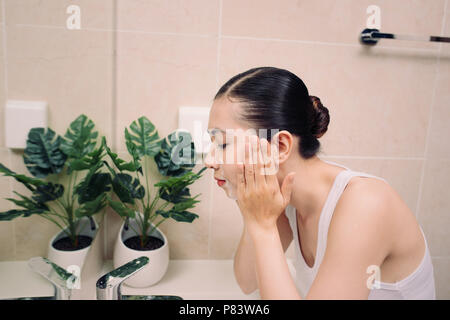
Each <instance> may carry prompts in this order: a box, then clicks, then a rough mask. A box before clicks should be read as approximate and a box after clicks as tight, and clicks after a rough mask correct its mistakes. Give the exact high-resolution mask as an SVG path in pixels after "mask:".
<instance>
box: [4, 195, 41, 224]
mask: <svg viewBox="0 0 450 320" xmlns="http://www.w3.org/2000/svg"><path fill="white" fill-rule="evenodd" d="M13 192H14V193H15V194H17V195H18V196H19V197H20V198H22V200H18V199H12V198H6V200H9V201H11V202H13V203H14V204H16V205H17V206H19V207H22V208H24V209H25V210H18V209H13V210H9V211H6V212H0V221H7V220H12V219H15V218H17V217H21V216H23V217H24V218H26V217H29V216H31V215H32V214H41V213H44V212H46V211H48V210H49V209H48V207H47V206H46V205H45V204H44V203H39V202H35V201H33V200H32V199H30V198H28V197H26V196H23V195H21V194H20V193H18V192H16V191H13Z"/></svg>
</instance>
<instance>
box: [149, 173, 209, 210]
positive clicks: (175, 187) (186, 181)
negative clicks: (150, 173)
mask: <svg viewBox="0 0 450 320" xmlns="http://www.w3.org/2000/svg"><path fill="white" fill-rule="evenodd" d="M205 170H206V167H203V168H202V169H201V170H200V171H199V172H198V173H194V172H192V171H189V172H186V173H185V174H184V175H182V176H180V177H170V178H169V179H167V180H163V181H160V182H158V183H155V184H154V186H155V187H159V190H158V193H159V196H160V197H161V198H162V199H164V200H166V201H169V202H172V203H178V202H182V201H185V200H186V199H188V197H189V196H190V192H189V189H188V188H187V186H188V185H191V184H192V183H194V182H195V181H196V180H197V179H199V178H200V177H201V174H202V172H203V171H205Z"/></svg>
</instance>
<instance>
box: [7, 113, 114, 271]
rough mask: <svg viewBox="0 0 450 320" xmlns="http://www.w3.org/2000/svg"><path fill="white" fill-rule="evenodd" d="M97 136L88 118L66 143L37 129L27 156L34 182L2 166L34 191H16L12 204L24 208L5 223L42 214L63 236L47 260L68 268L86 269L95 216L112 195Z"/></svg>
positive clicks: (82, 118)
mask: <svg viewBox="0 0 450 320" xmlns="http://www.w3.org/2000/svg"><path fill="white" fill-rule="evenodd" d="M93 130H94V123H93V122H92V121H91V120H89V119H88V118H87V117H86V116H85V115H80V116H79V117H78V118H77V119H75V120H74V121H73V122H72V123H71V124H70V127H69V128H68V129H67V131H66V134H65V135H64V137H61V136H59V135H57V134H56V133H55V132H54V131H53V130H52V129H50V128H32V129H31V130H30V131H29V133H28V139H27V142H26V148H25V150H24V153H23V160H24V163H25V165H26V167H27V169H28V171H29V173H30V174H31V175H32V177H30V176H27V175H24V174H18V173H16V172H14V171H12V170H10V169H9V168H7V167H6V166H4V165H3V164H0V172H1V173H3V175H4V176H9V177H13V178H14V179H15V180H17V181H19V182H20V183H22V184H23V185H24V186H25V187H26V188H27V189H28V190H29V191H31V195H23V194H20V193H18V192H17V191H13V192H14V193H15V194H16V195H17V196H19V197H20V199H13V198H7V200H9V201H11V202H13V203H14V204H15V205H16V206H17V207H19V208H17V209H12V210H9V211H6V212H1V213H0V220H12V219H15V218H18V217H29V216H31V215H33V214H38V215H39V216H40V217H42V218H44V219H47V220H49V221H50V222H52V223H54V224H55V225H56V226H58V228H59V229H60V232H59V233H57V234H56V235H55V236H54V237H52V238H51V240H50V243H49V248H48V259H49V260H51V261H52V262H54V263H56V264H57V265H60V266H61V267H63V268H67V267H68V266H71V265H76V266H78V267H79V268H80V269H81V268H82V266H83V263H84V259H85V257H86V254H87V252H88V250H89V248H90V246H91V243H92V241H93V239H94V237H95V235H96V232H97V230H98V223H97V221H95V219H93V216H94V215H95V214H97V213H99V212H100V211H101V210H102V209H103V208H104V207H106V205H107V200H106V195H107V193H108V191H109V190H110V189H111V187H110V184H111V181H110V180H111V179H110V175H109V174H108V173H102V172H101V168H102V167H103V161H102V158H103V157H104V156H105V153H104V148H103V145H101V146H100V147H99V148H95V146H96V144H97V142H96V140H97V136H98V132H96V131H95V132H94V131H93ZM81 175H84V177H83V178H82V179H80V176H81Z"/></svg>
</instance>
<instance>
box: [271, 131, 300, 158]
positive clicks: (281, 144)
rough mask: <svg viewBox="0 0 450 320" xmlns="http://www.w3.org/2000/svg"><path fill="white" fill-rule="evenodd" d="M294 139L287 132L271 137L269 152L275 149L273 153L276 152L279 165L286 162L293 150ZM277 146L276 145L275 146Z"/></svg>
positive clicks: (280, 132)
mask: <svg viewBox="0 0 450 320" xmlns="http://www.w3.org/2000/svg"><path fill="white" fill-rule="evenodd" d="M294 143H295V139H294V137H293V136H292V134H291V133H290V132H289V131H286V130H282V131H279V132H278V133H277V134H276V135H274V136H273V137H272V141H271V150H272V148H276V150H275V152H277V151H278V160H279V163H280V164H281V163H283V162H284V161H286V160H287V159H288V158H289V156H290V154H291V152H292V150H293V149H294ZM277 144H278V145H277Z"/></svg>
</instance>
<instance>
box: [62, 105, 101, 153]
mask: <svg viewBox="0 0 450 320" xmlns="http://www.w3.org/2000/svg"><path fill="white" fill-rule="evenodd" d="M93 129H94V123H93V122H92V120H90V119H88V117H87V116H85V115H84V114H82V115H80V116H79V117H78V118H76V119H75V120H74V121H73V122H72V123H71V124H70V128H69V129H67V131H66V134H65V135H64V138H65V139H64V141H63V142H62V144H61V150H62V151H63V152H64V153H65V154H66V155H67V156H69V157H70V158H73V159H80V158H83V157H84V156H86V155H87V154H89V153H90V152H92V150H93V149H94V147H95V145H96V139H97V136H98V132H97V131H95V132H92V130H93Z"/></svg>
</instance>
